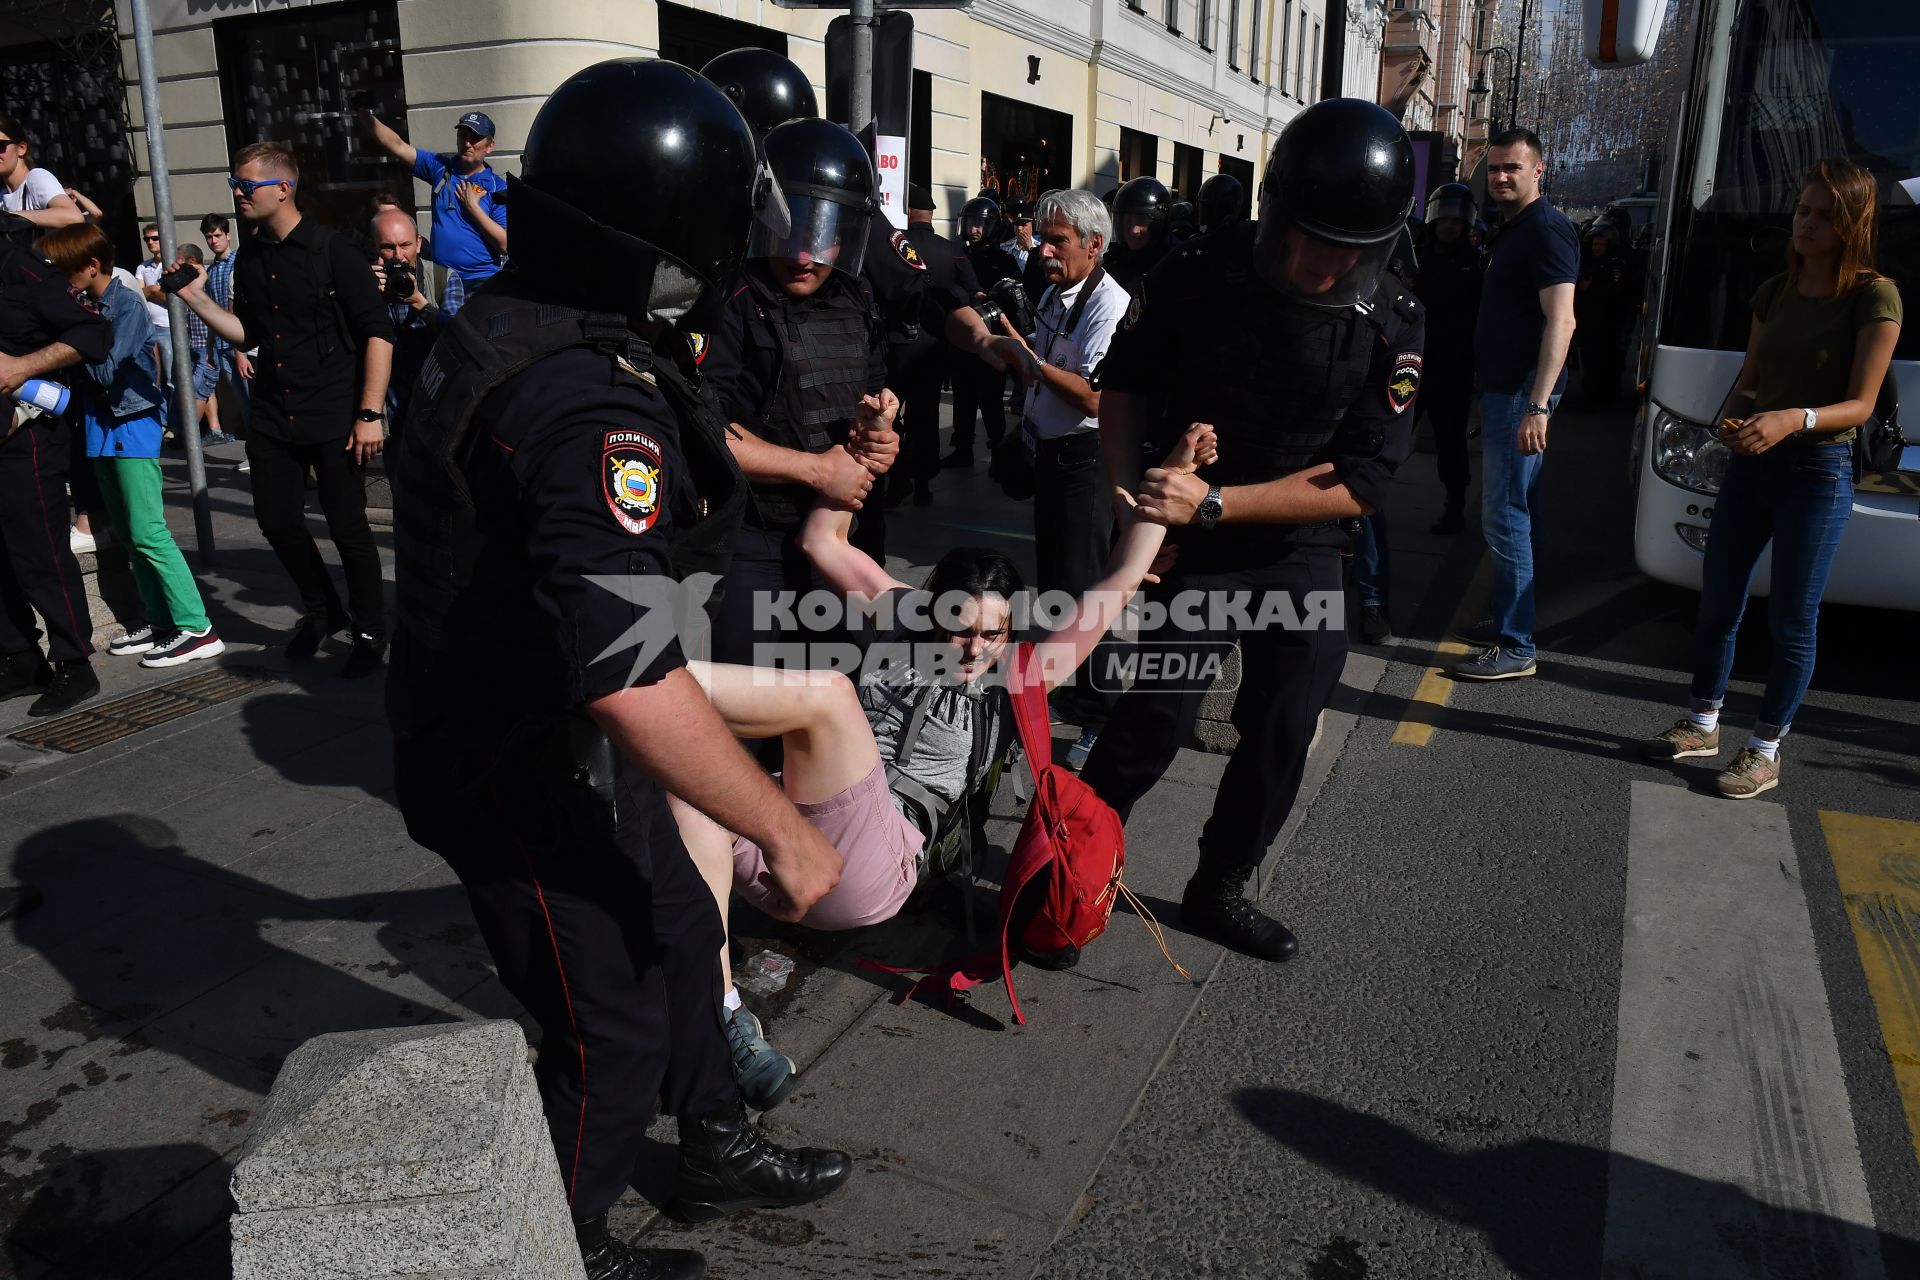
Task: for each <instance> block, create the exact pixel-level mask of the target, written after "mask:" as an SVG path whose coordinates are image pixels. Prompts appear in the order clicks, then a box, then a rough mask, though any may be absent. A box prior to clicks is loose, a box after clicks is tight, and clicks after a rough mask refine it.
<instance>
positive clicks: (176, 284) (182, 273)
mask: <svg viewBox="0 0 1920 1280" xmlns="http://www.w3.org/2000/svg"><path fill="white" fill-rule="evenodd" d="M196 274H197V273H196V272H195V271H194V269H193V264H192V263H191V262H183V263H181V264H180V265H179V266H177V267H175V268H174V269H173V270H171V271H163V272H161V273H160V278H159V279H158V280H156V281H154V283H155V284H157V285H159V286H160V292H162V293H164V294H166V295H167V296H169V297H171V296H173V295H174V294H176V293H178V292H180V291H181V290H182V289H184V288H186V287H187V286H188V285H190V284H192V283H193V278H194V276H195V275H196Z"/></svg>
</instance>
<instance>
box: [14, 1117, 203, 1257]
mask: <svg viewBox="0 0 1920 1280" xmlns="http://www.w3.org/2000/svg"><path fill="white" fill-rule="evenodd" d="M48 1154H49V1156H51V1157H52V1158H50V1159H47V1160H46V1161H44V1163H43V1167H42V1168H41V1169H40V1170H38V1171H37V1172H36V1173H35V1175H34V1176H33V1178H32V1180H31V1185H32V1187H33V1189H32V1191H31V1192H30V1193H28V1195H27V1200H26V1203H25V1204H24V1205H23V1206H21V1207H20V1208H19V1209H18V1210H17V1211H10V1212H9V1213H8V1217H9V1218H10V1219H11V1222H10V1225H9V1230H8V1232H7V1239H6V1253H5V1261H6V1262H7V1263H8V1264H10V1265H11V1267H12V1269H11V1270H10V1271H8V1272H7V1273H6V1274H8V1275H14V1274H21V1275H39V1274H42V1273H41V1272H40V1271H39V1270H37V1269H36V1268H37V1267H39V1266H44V1265H50V1264H52V1263H56V1262H58V1263H63V1264H65V1265H66V1266H68V1267H71V1268H74V1269H72V1270H67V1271H62V1272H59V1274H62V1275H75V1276H78V1275H87V1276H129V1277H131V1276H144V1275H149V1274H152V1268H153V1267H154V1266H155V1265H156V1264H158V1263H160V1262H161V1260H163V1259H166V1258H168V1257H169V1256H170V1255H174V1254H176V1253H177V1252H178V1251H179V1250H180V1248H181V1247H182V1246H183V1245H184V1244H186V1243H187V1242H188V1241H189V1240H192V1239H193V1238H194V1237H195V1236H196V1235H211V1234H213V1233H212V1232H211V1231H207V1230H205V1224H198V1223H196V1224H186V1223H176V1222H168V1221H167V1220H165V1219H164V1218H162V1217H149V1216H146V1215H138V1216H135V1217H132V1218H127V1219H124V1220H122V1221H119V1222H112V1221H103V1220H102V1219H103V1218H104V1217H105V1216H106V1215H105V1214H104V1213H103V1212H102V1208H103V1206H102V1203H101V1201H102V1192H103V1189H104V1188H111V1187H114V1186H116V1185H117V1184H119V1183H121V1182H123V1181H128V1180H133V1181H137V1180H139V1179H140V1177H141V1176H142V1174H141V1171H142V1170H145V1169H148V1168H151V1167H153V1166H155V1165H160V1166H164V1167H168V1168H180V1169H199V1170H201V1171H202V1173H203V1174H204V1172H205V1170H206V1169H207V1168H208V1167H209V1166H216V1167H217V1168H218V1170H219V1179H220V1182H221V1184H222V1185H224V1184H225V1182H226V1180H227V1177H228V1176H229V1175H230V1174H231V1173H232V1165H231V1164H230V1163H229V1162H227V1161H225V1160H223V1159H221V1157H220V1153H219V1152H217V1151H214V1150H213V1149H211V1148H209V1147H205V1146H201V1145H200V1144H198V1143H172V1144H167V1145H164V1146H157V1147H131V1148H127V1149H125V1150H107V1151H79V1152H74V1151H68V1152H64V1153H55V1152H50V1153H48ZM8 1190H9V1193H10V1194H21V1193H24V1188H20V1187H10V1188H9V1189H8ZM218 1234H219V1236H220V1237H221V1239H219V1240H218V1241H208V1242H207V1243H208V1247H206V1248H205V1249H196V1250H195V1251H194V1254H195V1262H194V1266H193V1272H192V1274H193V1275H194V1276H195V1277H196V1280H226V1278H227V1277H229V1276H231V1275H232V1274H233V1272H232V1267H231V1265H230V1262H231V1259H230V1258H229V1256H228V1254H227V1250H226V1249H225V1248H224V1245H225V1236H226V1231H225V1229H224V1227H222V1228H221V1229H220V1230H219V1232H218ZM216 1246H218V1247H216ZM48 1274H52V1273H48Z"/></svg>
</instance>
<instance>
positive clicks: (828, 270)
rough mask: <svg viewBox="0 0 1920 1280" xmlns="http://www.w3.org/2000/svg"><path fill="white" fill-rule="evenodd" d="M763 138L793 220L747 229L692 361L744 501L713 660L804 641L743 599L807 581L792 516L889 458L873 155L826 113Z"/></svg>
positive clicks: (855, 492)
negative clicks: (740, 476)
mask: <svg viewBox="0 0 1920 1280" xmlns="http://www.w3.org/2000/svg"><path fill="white" fill-rule="evenodd" d="M762 146H763V150H764V152H765V155H766V161H767V167H768V169H769V171H770V172H771V174H772V176H773V180H774V181H775V182H776V183H777V184H778V186H779V189H780V190H781V192H782V193H783V194H784V196H785V200H786V204H787V207H788V208H789V209H790V210H791V212H792V218H793V226H792V229H791V231H790V232H789V233H787V234H785V235H779V234H775V233H774V232H773V231H772V230H770V229H767V228H765V227H764V226H756V228H755V230H754V233H753V236H752V238H751V240H750V242H749V243H748V245H747V262H746V267H745V269H744V271H743V272H742V277H741V282H740V284H738V285H737V286H736V287H735V289H734V291H733V295H732V297H730V298H729V299H728V300H727V303H726V307H725V310H724V312H723V314H722V316H721V320H720V323H719V325H718V326H717V327H716V328H715V330H714V332H713V334H712V339H711V346H710V348H709V350H708V353H707V356H706V360H705V363H704V365H703V366H702V367H703V370H704V371H705V373H706V374H707V376H708V378H709V379H710V380H711V381H712V383H713V387H714V392H715V394H716V396H717V397H718V399H719V403H720V407H721V408H722V410H724V411H725V413H726V414H727V417H728V419H729V420H730V421H731V423H732V424H733V430H732V433H731V435H730V439H729V443H730V444H731V445H732V448H733V451H734V456H735V458H737V459H738V460H739V463H740V468H741V470H742V471H744V472H745V473H746V475H747V478H748V480H749V481H751V483H752V491H753V499H754V501H753V509H752V510H751V511H750V512H749V513H748V516H747V521H746V527H745V528H744V529H743V530H742V531H741V536H740V539H739V542H738V543H737V544H736V546H735V549H734V558H733V565H732V567H731V569H730V570H729V572H728V576H727V591H726V597H725V601H724V603H723V604H722V607H721V614H720V619H719V625H718V630H717V632H716V635H715V645H714V656H715V657H716V658H718V659H719V660H720V661H723V662H740V663H749V664H759V665H767V664H769V663H770V662H771V661H772V660H773V659H774V658H776V657H780V656H781V655H780V654H779V653H778V651H777V650H775V649H774V648H773V647H772V646H776V645H789V644H794V643H804V642H805V641H806V640H807V639H808V638H809V636H808V635H807V634H805V633H789V632H787V631H785V630H783V629H782V628H781V626H780V625H779V621H778V619H777V618H775V617H773V616H771V615H770V614H769V612H768V611H767V610H766V609H764V608H761V609H756V608H755V607H754V606H755V603H756V600H759V601H761V602H763V603H764V602H765V601H766V600H770V599H772V598H773V597H774V596H777V595H778V593H780V592H783V591H792V592H804V591H806V590H808V589H809V588H810V587H811V586H812V584H813V581H814V579H813V571H812V568H811V566H810V565H809V562H808V561H807V558H806V556H805V555H804V554H802V552H801V551H800V548H799V545H798V541H797V534H798V531H799V528H800V524H801V521H802V520H804V519H805V517H806V514H807V512H808V511H809V510H811V509H812V507H813V505H814V503H815V502H826V503H828V504H831V505H833V506H836V507H838V508H840V509H842V510H849V511H862V510H864V509H866V508H867V507H868V506H869V505H871V506H872V507H873V508H875V509H878V507H879V506H880V505H881V504H879V503H878V502H875V503H872V504H868V502H867V498H868V495H869V490H870V489H871V488H872V486H873V483H874V479H875V477H876V476H878V475H880V474H882V473H884V472H885V471H886V470H887V469H888V467H889V466H891V464H892V462H893V458H894V456H895V454H896V453H897V452H898V448H899V438H898V437H897V436H896V435H894V434H893V431H892V424H893V418H894V415H895V412H896V411H897V409H898V400H897V398H896V397H895V395H894V393H893V392H891V391H889V390H888V389H887V386H886V382H887V365H886V355H887V334H886V329H885V327H884V326H883V324H882V322H881V320H880V317H879V315H878V314H877V312H876V311H875V308H874V302H873V296H872V293H871V291H870V290H869V289H868V287H867V285H866V284H865V282H864V281H863V280H862V279H861V276H860V268H861V262H862V259H863V258H864V257H865V255H866V251H867V246H868V243H869V231H870V229H871V227H872V224H873V219H874V218H876V217H877V216H879V215H878V211H877V209H878V207H877V205H876V203H875V190H876V187H877V183H876V182H875V179H874V172H873V162H872V161H871V160H870V159H869V158H868V156H867V153H866V150H865V149H864V148H863V147H862V146H861V145H860V140H859V139H858V138H855V137H854V136H853V135H852V134H851V133H848V132H847V131H846V130H845V129H843V128H841V127H840V126H839V125H837V124H832V123H829V122H828V121H825V120H815V119H804V118H803V119H799V120H790V121H788V122H787V123H785V124H783V125H779V126H777V127H776V128H774V129H773V130H771V131H770V132H769V133H768V134H767V136H766V138H765V139H764V140H763V143H762ZM814 638H816V639H818V638H825V637H814ZM792 656H793V657H799V656H800V655H798V654H794V655H792ZM781 661H782V664H783V665H793V663H792V662H791V661H789V660H788V659H787V658H785V657H782V659H781ZM762 758H763V759H767V758H768V757H765V756H763V757H762Z"/></svg>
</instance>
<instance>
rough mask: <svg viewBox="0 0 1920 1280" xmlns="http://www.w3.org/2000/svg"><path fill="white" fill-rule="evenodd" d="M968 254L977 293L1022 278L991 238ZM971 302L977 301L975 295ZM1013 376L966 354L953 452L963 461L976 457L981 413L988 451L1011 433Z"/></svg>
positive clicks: (956, 386)
mask: <svg viewBox="0 0 1920 1280" xmlns="http://www.w3.org/2000/svg"><path fill="white" fill-rule="evenodd" d="M964 253H965V257H966V260H967V265H968V267H969V268H970V269H971V270H972V272H973V278H974V283H975V291H976V292H985V291H987V290H989V289H991V288H993V286H994V285H996V284H998V283H999V282H1000V281H1002V280H1005V279H1007V278H1008V277H1012V278H1013V279H1016V280H1017V279H1019V278H1020V267H1019V264H1018V263H1016V262H1015V261H1014V260H1013V255H1012V254H1010V253H1008V252H1007V251H1006V250H1005V249H1002V248H1001V247H1000V246H999V245H997V244H994V243H993V242H992V241H991V240H990V239H986V238H982V239H981V240H979V241H978V242H977V243H974V244H969V245H965V246H964ZM967 301H968V302H972V301H974V299H973V297H972V295H971V294H969V295H968V298H967ZM993 333H994V336H995V337H999V336H1000V334H1001V330H1000V329H999V328H998V327H997V326H996V327H995V328H994V331H993ZM1009 376H1010V375H1009V374H1008V373H1007V371H1005V370H1003V369H996V368H994V367H993V366H992V365H990V364H988V363H987V362H986V361H985V360H982V359H980V358H979V357H977V356H973V355H966V356H963V357H962V358H961V359H960V361H959V362H958V365H957V367H956V368H955V370H954V375H953V451H954V452H955V453H956V454H958V455H960V456H961V457H963V458H971V457H972V456H973V419H974V415H975V413H978V414H979V417H980V425H981V427H982V428H983V429H984V430H985V432H986V435H987V448H988V449H992V448H993V447H994V446H995V445H997V444H999V443H1000V437H1002V436H1003V435H1005V434H1006V432H1007V379H1008V377H1009Z"/></svg>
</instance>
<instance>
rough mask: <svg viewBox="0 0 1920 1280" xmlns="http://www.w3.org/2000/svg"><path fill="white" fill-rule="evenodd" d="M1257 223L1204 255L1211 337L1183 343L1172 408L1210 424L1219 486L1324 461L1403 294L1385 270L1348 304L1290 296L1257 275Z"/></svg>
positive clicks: (1189, 418) (1212, 246)
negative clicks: (1332, 307) (1368, 291)
mask: <svg viewBox="0 0 1920 1280" xmlns="http://www.w3.org/2000/svg"><path fill="white" fill-rule="evenodd" d="M1252 231H1253V228H1252V227H1251V226H1248V227H1246V228H1240V229H1236V233H1235V234H1232V235H1230V236H1222V237H1220V238H1219V241H1218V242H1217V243H1216V242H1215V241H1214V239H1213V238H1212V237H1209V240H1208V243H1207V245H1206V247H1205V248H1204V249H1203V250H1201V252H1202V253H1204V255H1205V262H1206V270H1205V272H1204V279H1205V286H1204V288H1205V292H1204V295H1203V296H1204V298H1205V300H1206V304H1207V306H1208V307H1209V310H1210V311H1211V315H1210V316H1209V320H1210V323H1209V325H1208V326H1207V331H1206V334H1205V336H1204V337H1203V338H1202V337H1198V336H1196V338H1195V339H1194V340H1192V341H1189V342H1188V343H1187V344H1186V351H1185V361H1184V365H1185V367H1184V368H1183V369H1182V370H1181V372H1180V376H1179V378H1178V384H1179V388H1180V389H1179V390H1178V391H1177V392H1175V393H1174V394H1173V395H1172V396H1171V397H1170V400H1171V402H1172V403H1171V404H1170V405H1169V409H1170V410H1172V411H1174V412H1176V413H1177V414H1178V415H1179V416H1180V418H1181V420H1182V422H1183V423H1184V422H1210V423H1212V424H1213V427H1214V430H1215V432H1217V433H1218V435H1219V437H1220V461H1219V462H1218V463H1217V464H1216V465H1215V467H1214V468H1212V469H1211V470H1210V472H1209V474H1210V475H1211V476H1213V477H1215V478H1217V481H1218V482H1219V483H1221V484H1260V483H1263V482H1265V481H1268V480H1276V479H1278V478H1280V477H1281V476H1284V475H1287V474H1289V473H1291V472H1294V471H1299V470H1302V469H1303V468H1305V467H1309V466H1312V465H1313V464H1314V463H1316V462H1318V461H1320V458H1321V454H1322V451H1323V450H1324V449H1326V447H1327V445H1328V444H1329V443H1331V442H1332V440H1333V438H1334V435H1335V434H1336V433H1337V432H1338V431H1339V429H1340V424H1341V421H1342V420H1343V419H1345V417H1346V416H1347V412H1348V410H1350V409H1351V408H1352V407H1353V405H1354V403H1355V402H1356V401H1357V400H1358V399H1359V398H1360V396H1361V394H1362V393H1363V392H1364V391H1365V389H1366V381H1367V370H1368V369H1369V367H1371V365H1372V362H1373V357H1374V354H1375V352H1374V345H1375V344H1376V343H1377V342H1379V341H1380V337H1381V335H1382V334H1383V333H1384V332H1385V329H1386V319H1385V317H1386V315H1387V313H1388V312H1389V311H1390V310H1391V309H1393V308H1394V306H1395V305H1396V302H1397V300H1398V299H1399V297H1400V289H1399V282H1398V280H1397V278H1396V277H1394V276H1393V275H1391V274H1383V275H1382V277H1381V285H1380V288H1379V290H1378V291H1376V293H1375V296H1374V297H1373V298H1372V299H1370V300H1369V301H1368V302H1367V303H1364V304H1361V305H1359V306H1355V307H1350V308H1347V309H1346V310H1344V311H1338V312H1334V311H1327V310H1323V309H1320V308H1316V307H1310V306H1306V305H1304V304H1302V303H1298V302H1295V301H1292V300H1290V299H1288V298H1286V297H1285V296H1284V295H1282V294H1280V293H1278V292H1276V291H1275V290H1272V289H1268V288H1266V287H1265V286H1264V285H1262V284H1261V283H1260V282H1259V281H1258V280H1257V279H1256V278H1255V276H1254V272H1253V261H1252V245H1253V235H1252Z"/></svg>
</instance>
